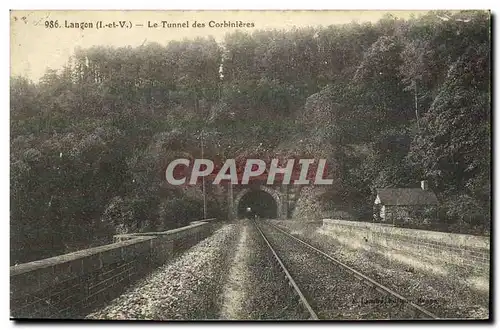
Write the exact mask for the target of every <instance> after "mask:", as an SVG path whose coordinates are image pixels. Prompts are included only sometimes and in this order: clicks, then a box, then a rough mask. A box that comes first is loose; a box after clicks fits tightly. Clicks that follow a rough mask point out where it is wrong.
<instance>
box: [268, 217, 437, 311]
mask: <svg viewBox="0 0 500 330" xmlns="http://www.w3.org/2000/svg"><path fill="white" fill-rule="evenodd" d="M268 224H269V225H270V226H272V227H273V228H275V229H276V230H278V231H280V232H281V233H283V234H285V235H286V236H288V237H290V238H292V239H294V240H296V241H297V242H299V243H301V244H303V245H304V246H307V247H308V248H310V249H311V250H314V251H315V252H317V253H319V254H320V255H322V256H323V257H325V258H326V259H328V260H330V261H332V262H334V263H335V264H337V265H339V266H341V267H342V268H344V269H346V270H348V271H350V272H351V273H352V274H353V275H354V276H355V277H356V278H358V279H360V280H362V281H363V280H364V281H367V282H369V283H370V284H372V285H373V286H375V289H378V291H381V292H382V293H386V294H390V295H392V296H394V297H396V298H398V299H399V300H401V301H403V302H405V303H407V304H408V305H410V306H411V307H413V308H415V309H416V310H418V311H419V312H420V313H422V314H424V315H425V316H427V317H429V318H431V319H439V317H438V316H437V315H435V314H434V313H432V312H430V311H428V310H426V309H425V308H423V307H421V306H419V305H417V304H415V303H414V302H412V301H411V300H409V299H408V298H406V297H404V296H402V295H401V294H399V293H397V292H395V291H393V290H391V289H389V288H388V287H386V286H385V285H383V284H381V283H379V282H377V281H375V280H374V279H372V278H370V277H368V276H366V275H364V274H362V273H360V272H359V271H357V270H356V269H354V268H352V267H350V266H348V265H346V264H344V263H343V262H342V261H340V260H337V259H335V258H333V257H332V256H330V255H328V254H326V253H325V252H323V251H321V250H320V249H317V248H315V247H314V246H312V245H311V244H309V243H307V242H304V241H303V240H301V239H300V238H297V237H295V236H293V235H292V234H290V233H288V232H286V231H285V230H283V229H281V228H279V227H277V226H275V225H273V224H271V223H268Z"/></svg>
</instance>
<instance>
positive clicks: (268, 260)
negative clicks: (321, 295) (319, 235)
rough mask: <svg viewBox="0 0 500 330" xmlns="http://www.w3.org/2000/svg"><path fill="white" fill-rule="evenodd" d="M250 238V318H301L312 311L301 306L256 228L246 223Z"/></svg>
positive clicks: (245, 317) (248, 266)
mask: <svg viewBox="0 0 500 330" xmlns="http://www.w3.org/2000/svg"><path fill="white" fill-rule="evenodd" d="M245 226H246V227H247V228H248V236H249V239H248V241H247V249H248V250H249V251H251V252H250V253H249V258H248V259H247V260H248V264H247V270H248V282H247V283H248V285H247V287H246V290H247V299H246V300H245V303H244V311H246V315H245V316H244V317H243V319H248V320H302V319H307V318H308V317H309V314H308V313H307V311H306V310H305V309H304V307H303V306H301V305H300V302H299V299H298V296H297V295H296V294H295V292H294V289H293V288H292V287H291V286H289V285H288V282H287V280H286V278H285V275H284V273H283V272H282V271H281V268H280V266H279V265H278V263H277V262H276V260H275V259H274V256H273V255H272V252H271V250H269V248H268V247H267V245H266V243H265V241H264V240H263V238H262V237H261V235H260V233H259V232H258V230H257V228H256V227H255V225H254V224H253V223H251V222H250V221H247V222H245Z"/></svg>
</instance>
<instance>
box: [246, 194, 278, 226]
mask: <svg viewBox="0 0 500 330" xmlns="http://www.w3.org/2000/svg"><path fill="white" fill-rule="evenodd" d="M275 198H276V197H275V196H273V195H271V194H270V193H268V192H267V191H265V190H260V189H255V190H250V189H249V190H248V191H245V192H244V194H242V196H241V198H240V199H239V202H238V205H237V208H238V213H237V214H238V218H254V217H255V215H257V216H258V217H259V218H261V219H276V218H277V217H278V203H277V201H276V200H275Z"/></svg>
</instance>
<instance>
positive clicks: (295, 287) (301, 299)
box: [253, 221, 319, 320]
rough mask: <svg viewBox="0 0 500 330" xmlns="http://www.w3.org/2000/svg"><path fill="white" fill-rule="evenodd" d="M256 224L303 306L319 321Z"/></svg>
mask: <svg viewBox="0 0 500 330" xmlns="http://www.w3.org/2000/svg"><path fill="white" fill-rule="evenodd" d="M253 222H254V224H255V227H256V228H257V230H258V231H259V233H260V235H261V236H262V238H263V239H264V241H265V242H266V244H267V247H268V248H269V250H271V252H272V253H273V256H274V258H275V259H276V261H278V263H279V265H280V266H281V269H282V270H283V272H284V273H285V276H286V277H287V279H288V282H289V283H290V284H291V285H292V287H293V288H294V289H295V292H296V293H297V295H298V296H299V298H300V301H301V302H302V304H303V305H304V307H305V308H306V309H307V311H308V312H309V314H310V315H311V319H313V320H319V317H318V315H317V314H316V312H315V311H314V310H313V309H312V307H311V305H310V304H309V302H308V301H307V299H306V297H305V296H304V294H303V293H302V291H301V290H300V288H299V286H298V285H297V283H296V282H295V280H294V279H293V277H292V275H290V272H289V271H288V269H287V268H286V267H285V265H284V264H283V261H281V258H280V257H279V256H278V254H277V253H276V251H275V250H274V248H273V247H272V245H271V243H270V242H269V240H268V239H267V237H266V235H265V234H264V233H263V232H262V230H261V229H260V227H259V225H258V224H257V223H256V222H255V221H253Z"/></svg>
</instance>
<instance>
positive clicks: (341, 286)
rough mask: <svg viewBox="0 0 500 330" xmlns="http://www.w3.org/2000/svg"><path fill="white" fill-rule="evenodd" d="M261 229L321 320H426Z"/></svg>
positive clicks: (275, 233) (271, 230)
mask: <svg viewBox="0 0 500 330" xmlns="http://www.w3.org/2000/svg"><path fill="white" fill-rule="evenodd" d="M262 229H263V230H264V233H265V235H266V237H267V238H268V240H269V241H270V242H271V244H272V245H273V247H274V249H275V250H276V252H277V253H278V255H279V256H280V257H281V258H282V260H283V263H284V264H285V266H287V268H288V270H289V271H290V273H291V274H292V276H293V277H294V279H295V281H296V282H297V285H298V286H299V287H300V288H301V290H302V292H303V294H304V296H305V297H306V299H307V300H308V301H309V303H310V305H311V307H312V308H313V310H315V312H316V313H317V314H318V317H319V318H320V319H325V320H349V319H352V320H383V319H414V318H420V317H425V316H423V315H421V314H420V313H416V312H415V310H414V309H413V308H411V307H409V306H408V305H407V304H402V303H401V301H399V300H398V299H396V298H394V297H391V296H389V295H387V294H384V293H381V292H379V291H377V290H375V289H374V288H373V287H370V286H368V285H366V284H365V283H363V282H362V281H360V280H358V279H356V278H355V277H354V276H352V274H351V273H349V272H347V271H346V270H344V269H343V268H341V267H339V266H338V265H336V264H334V263H332V262H331V261H329V260H327V259H325V258H324V257H322V256H320V255H318V254H317V253H315V252H313V251H311V250H310V249H308V248H306V247H304V246H303V245H302V244H300V243H298V242H297V241H295V240H293V239H292V238H290V237H287V236H286V235H284V234H283V233H281V232H279V231H278V230H276V229H274V228H272V227H271V226H267V225H263V226H262Z"/></svg>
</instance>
